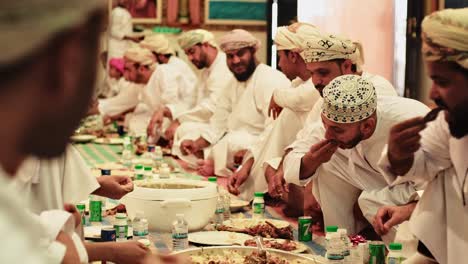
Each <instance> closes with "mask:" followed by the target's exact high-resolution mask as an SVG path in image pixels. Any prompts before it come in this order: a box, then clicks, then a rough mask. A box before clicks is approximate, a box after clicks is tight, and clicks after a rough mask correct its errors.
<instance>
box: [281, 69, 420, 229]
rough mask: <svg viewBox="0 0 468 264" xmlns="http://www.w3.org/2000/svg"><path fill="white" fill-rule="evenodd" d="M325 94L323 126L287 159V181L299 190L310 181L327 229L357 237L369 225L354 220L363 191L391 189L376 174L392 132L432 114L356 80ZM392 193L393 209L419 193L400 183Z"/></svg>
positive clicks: (339, 81) (338, 82)
mask: <svg viewBox="0 0 468 264" xmlns="http://www.w3.org/2000/svg"><path fill="white" fill-rule="evenodd" d="M322 93H323V104H322V106H321V120H322V122H317V123H315V124H314V125H313V128H312V129H310V131H308V134H307V136H305V137H304V138H303V139H301V140H300V141H296V144H295V146H294V148H293V149H292V150H291V151H290V152H289V153H288V154H287V155H286V157H285V160H284V163H285V165H284V170H285V179H286V181H287V182H292V183H295V184H305V183H307V182H308V181H310V180H312V182H313V188H312V189H313V190H312V191H313V194H314V197H315V198H316V199H317V201H318V202H319V203H320V206H321V208H322V212H323V216H324V222H325V225H338V226H340V227H343V228H346V229H347V230H348V232H350V233H353V234H354V233H357V232H359V231H361V230H362V229H363V227H365V225H367V224H366V223H365V222H360V221H357V220H358V219H355V217H354V215H353V208H354V205H355V204H356V202H357V201H358V197H359V195H360V193H361V191H370V190H380V189H383V188H385V187H387V186H388V184H387V182H386V181H385V179H384V177H383V175H382V174H381V173H380V172H379V171H377V170H376V168H377V161H378V159H379V156H380V153H382V150H383V148H384V146H385V143H386V142H387V139H388V132H389V131H390V127H391V126H392V125H394V124H396V123H398V122H400V121H401V120H404V119H406V118H408V117H413V116H417V115H420V114H425V113H427V112H428V108H427V107H426V106H425V105H423V104H422V103H420V102H418V101H415V100H411V99H406V98H400V97H396V96H378V95H377V93H376V89H375V87H374V85H373V84H372V82H370V81H368V80H366V79H365V78H363V77H360V76H358V75H343V76H340V77H337V78H336V79H334V80H333V81H332V82H331V83H329V84H328V85H327V86H326V87H325V88H324V90H323V91H322ZM407 109H411V112H409V111H407ZM392 192H396V193H398V194H399V195H398V199H395V200H394V201H392V202H391V203H390V204H392V203H394V204H406V203H407V202H409V201H410V200H411V199H413V197H414V196H415V193H416V190H415V187H414V186H413V185H412V184H409V183H402V184H399V185H396V186H393V188H392ZM337 208H339V210H337ZM368 210H374V212H370V213H369V212H367V211H366V210H364V211H363V214H364V215H365V216H366V215H369V214H372V213H375V211H376V210H377V208H370V209H368ZM372 215H374V214H372Z"/></svg>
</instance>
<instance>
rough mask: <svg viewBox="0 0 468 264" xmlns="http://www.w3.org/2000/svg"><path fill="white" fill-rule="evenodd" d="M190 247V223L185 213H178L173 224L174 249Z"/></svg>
mask: <svg viewBox="0 0 468 264" xmlns="http://www.w3.org/2000/svg"><path fill="white" fill-rule="evenodd" d="M187 248H188V224H187V221H185V218H184V214H177V215H176V220H175V221H174V223H173V224H172V250H173V251H179V250H184V249H187Z"/></svg>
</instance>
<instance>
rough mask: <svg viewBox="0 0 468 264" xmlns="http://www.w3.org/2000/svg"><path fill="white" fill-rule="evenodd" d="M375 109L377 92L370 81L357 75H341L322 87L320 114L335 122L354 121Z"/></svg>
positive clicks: (364, 117)
mask: <svg viewBox="0 0 468 264" xmlns="http://www.w3.org/2000/svg"><path fill="white" fill-rule="evenodd" d="M376 109H377V94H376V93H375V87H374V85H373V84H372V83H371V82H368V81H366V80H365V79H364V78H362V77H361V76H359V75H342V76H339V77H337V78H335V79H334V80H333V81H332V82H331V83H329V84H328V85H327V86H325V88H324V89H323V105H322V114H323V115H324V116H325V117H326V118H327V119H328V120H330V121H333V122H335V123H355V122H359V121H361V120H364V119H366V118H368V117H370V116H371V115H372V114H373V113H374V112H375V110H376Z"/></svg>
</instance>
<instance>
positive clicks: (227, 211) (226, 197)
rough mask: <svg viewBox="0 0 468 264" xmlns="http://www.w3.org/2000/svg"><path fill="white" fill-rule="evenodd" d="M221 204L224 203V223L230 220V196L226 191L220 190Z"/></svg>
mask: <svg viewBox="0 0 468 264" xmlns="http://www.w3.org/2000/svg"><path fill="white" fill-rule="evenodd" d="M222 194H223V202H224V214H223V217H224V219H223V220H224V221H226V220H229V219H231V196H230V195H229V192H228V191H226V190H224V189H223V190H222Z"/></svg>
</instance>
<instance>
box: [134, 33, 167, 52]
mask: <svg viewBox="0 0 468 264" xmlns="http://www.w3.org/2000/svg"><path fill="white" fill-rule="evenodd" d="M140 46H141V47H142V48H145V49H149V50H151V51H152V52H155V53H158V54H175V51H174V49H173V48H172V46H171V43H170V42H169V39H167V38H166V37H165V36H164V35H162V34H154V35H149V36H146V37H145V39H144V40H143V41H141V42H140Z"/></svg>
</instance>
